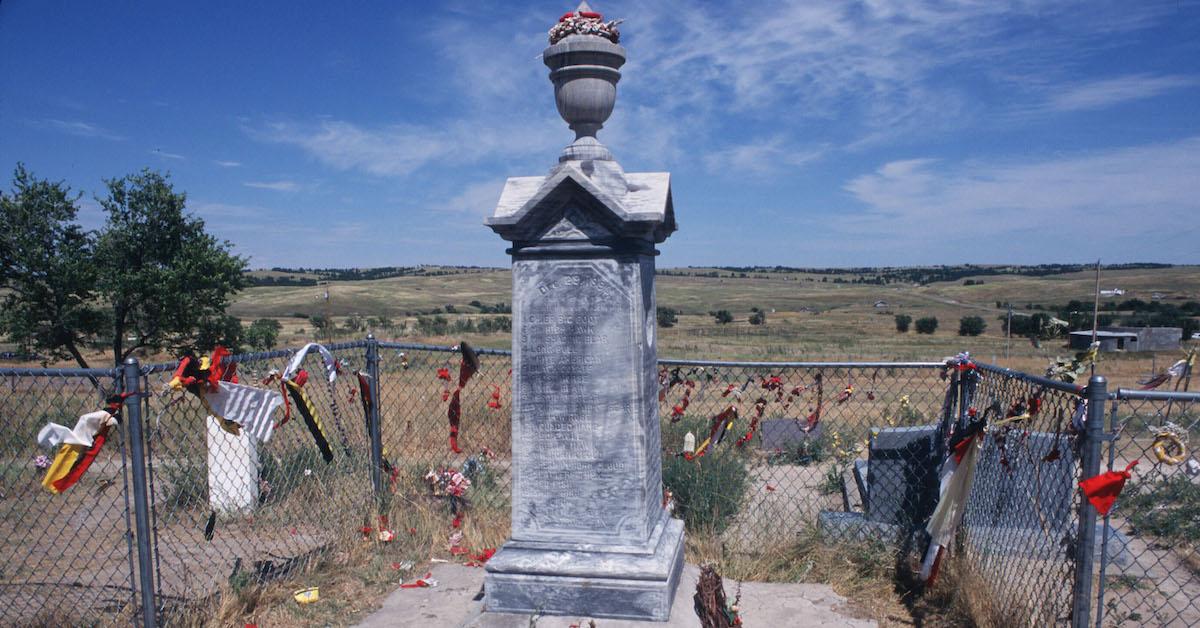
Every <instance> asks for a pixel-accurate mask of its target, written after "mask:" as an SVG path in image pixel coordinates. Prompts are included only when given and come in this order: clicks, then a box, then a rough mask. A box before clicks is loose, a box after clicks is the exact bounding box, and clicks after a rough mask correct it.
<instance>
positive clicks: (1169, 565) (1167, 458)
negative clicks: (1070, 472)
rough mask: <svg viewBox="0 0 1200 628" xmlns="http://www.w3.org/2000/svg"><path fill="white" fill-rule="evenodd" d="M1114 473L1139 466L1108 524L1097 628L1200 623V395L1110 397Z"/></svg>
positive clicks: (1126, 393)
mask: <svg viewBox="0 0 1200 628" xmlns="http://www.w3.org/2000/svg"><path fill="white" fill-rule="evenodd" d="M1109 417H1110V422H1109V424H1108V428H1109V431H1110V433H1111V435H1112V440H1111V441H1110V444H1109V446H1108V447H1107V448H1106V449H1107V451H1106V452H1105V461H1106V464H1107V469H1108V470H1109V471H1118V472H1119V471H1122V470H1124V469H1126V468H1127V467H1128V465H1129V464H1130V463H1131V462H1133V461H1134V460H1137V461H1138V464H1137V465H1136V466H1135V467H1133V468H1132V469H1131V475H1132V477H1131V479H1130V480H1128V482H1127V484H1126V486H1125V489H1124V491H1123V493H1122V495H1121V498H1120V499H1118V500H1117V502H1116V504H1115V506H1114V507H1113V509H1112V510H1111V511H1110V512H1109V514H1108V516H1107V517H1105V518H1104V525H1103V527H1102V530H1101V536H1100V538H1099V539H1097V540H1098V542H1099V544H1100V547H1101V550H1102V556H1103V560H1102V561H1101V563H1100V579H1099V593H1098V599H1099V604H1098V612H1097V622H1096V625H1097V626H1147V625H1153V626H1195V625H1200V462H1198V461H1197V458H1196V456H1195V455H1194V454H1193V452H1192V450H1191V448H1190V444H1189V441H1191V442H1192V443H1194V442H1195V440H1194V439H1195V437H1196V434H1197V431H1198V430H1200V394H1196V393H1190V394H1189V393H1182V392H1181V393H1169V392H1168V393H1163V392H1155V391H1141V390H1124V389H1122V390H1119V391H1117V392H1116V393H1114V394H1113V395H1112V400H1111V404H1110V406H1109Z"/></svg>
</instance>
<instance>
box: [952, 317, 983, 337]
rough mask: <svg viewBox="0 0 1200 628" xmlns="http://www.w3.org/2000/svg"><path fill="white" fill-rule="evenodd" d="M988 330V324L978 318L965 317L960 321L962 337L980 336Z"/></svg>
mask: <svg viewBox="0 0 1200 628" xmlns="http://www.w3.org/2000/svg"><path fill="white" fill-rule="evenodd" d="M985 329H987V323H985V322H983V319H982V318H981V317H978V316H964V317H962V318H960V319H958V335H960V336H978V335H979V334H982V333H983V330H985Z"/></svg>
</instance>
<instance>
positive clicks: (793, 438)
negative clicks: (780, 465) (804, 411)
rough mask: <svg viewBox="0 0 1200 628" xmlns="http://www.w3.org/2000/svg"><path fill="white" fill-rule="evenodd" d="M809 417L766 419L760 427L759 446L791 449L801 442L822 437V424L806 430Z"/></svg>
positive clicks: (762, 447) (779, 449) (781, 449)
mask: <svg viewBox="0 0 1200 628" xmlns="http://www.w3.org/2000/svg"><path fill="white" fill-rule="evenodd" d="M807 425H808V420H807V419H765V420H763V422H762V424H761V425H760V426H759V428H758V433H759V435H760V436H759V443H760V444H759V448H760V449H762V450H763V451H777V450H778V451H791V450H794V449H796V448H797V447H800V445H801V444H803V443H805V442H807V441H812V440H818V439H820V438H821V424H820V423H818V424H817V426H816V427H815V428H813V430H812V431H811V432H805V431H804V427H805V426H807Z"/></svg>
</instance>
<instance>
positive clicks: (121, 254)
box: [95, 169, 246, 364]
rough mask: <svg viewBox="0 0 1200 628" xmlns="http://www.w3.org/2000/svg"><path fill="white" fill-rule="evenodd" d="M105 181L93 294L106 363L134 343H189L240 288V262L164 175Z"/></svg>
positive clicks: (145, 173) (125, 353) (143, 174)
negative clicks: (104, 320) (105, 336)
mask: <svg viewBox="0 0 1200 628" xmlns="http://www.w3.org/2000/svg"><path fill="white" fill-rule="evenodd" d="M105 185H106V186H107V188H108V194H107V196H106V197H105V198H102V199H99V201H100V206H101V207H102V208H103V209H104V211H105V213H107V214H108V220H107V222H106V223H105V225H104V228H103V229H102V230H101V232H100V234H99V237H98V238H97V241H96V255H95V261H96V266H97V269H98V275H99V276H98V279H97V282H96V292H97V294H98V295H99V296H100V298H101V300H102V301H104V302H105V303H107V304H108V305H109V307H111V318H110V320H111V323H112V338H111V342H112V357H113V361H114V362H115V363H117V364H119V363H120V362H121V361H122V360H124V359H125V358H126V357H128V356H129V355H130V354H131V353H133V352H134V351H135V350H137V349H139V348H146V349H162V348H185V347H192V346H195V341H196V340H197V339H198V335H199V334H200V333H201V332H205V333H208V332H209V331H211V329H212V328H213V326H214V324H215V319H216V318H217V317H219V316H221V315H223V314H224V312H225V308H226V306H227V305H228V304H229V297H230V296H231V295H233V294H234V293H236V292H237V291H238V290H241V289H242V288H243V287H245V282H246V279H245V278H244V276H243V273H244V272H245V270H246V260H245V259H244V258H242V257H239V256H237V255H234V254H233V253H232V252H231V251H230V249H231V246H232V245H231V244H230V243H229V242H227V241H221V240H217V239H216V238H215V237H213V236H212V235H210V234H208V233H207V232H206V231H205V230H204V221H203V220H201V219H200V218H196V217H195V216H191V215H188V214H187V213H186V212H185V206H186V202H187V197H186V195H185V194H183V193H177V192H175V190H174V188H173V187H172V185H171V182H170V181H169V180H168V179H167V177H166V176H164V175H162V174H160V173H158V172H155V171H152V170H149V169H145V170H142V171H141V172H140V173H138V174H134V175H129V176H126V177H123V178H120V179H111V180H108V181H105ZM224 323H227V321H225V322H224ZM217 326H218V327H221V326H222V325H217ZM203 340H208V339H203Z"/></svg>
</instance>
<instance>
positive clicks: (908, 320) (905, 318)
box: [896, 314, 912, 334]
mask: <svg viewBox="0 0 1200 628" xmlns="http://www.w3.org/2000/svg"><path fill="white" fill-rule="evenodd" d="M911 324H912V317H911V316H909V315H908V314H897V315H896V331H898V332H900V333H902V334H903V333H906V332H908V326H909V325H911Z"/></svg>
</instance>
